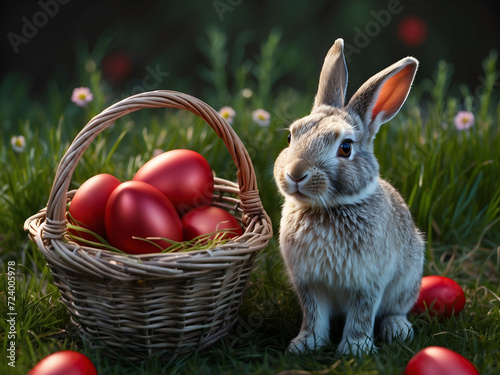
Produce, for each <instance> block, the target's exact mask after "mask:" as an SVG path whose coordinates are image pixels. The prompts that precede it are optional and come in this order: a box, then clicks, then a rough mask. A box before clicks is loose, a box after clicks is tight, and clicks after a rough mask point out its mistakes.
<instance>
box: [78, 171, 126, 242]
mask: <svg viewBox="0 0 500 375" xmlns="http://www.w3.org/2000/svg"><path fill="white" fill-rule="evenodd" d="M120 183H121V182H120V180H119V179H117V178H116V177H115V176H112V175H110V174H107V173H102V174H98V175H96V176H94V177H91V178H89V179H88V180H87V181H85V182H84V183H83V184H82V185H81V186H80V188H79V189H78V190H77V191H76V193H75V195H74V196H73V199H72V200H71V204H70V205H69V213H70V215H71V217H72V218H73V219H74V220H75V221H76V222H74V223H72V224H75V225H78V226H81V227H83V228H87V229H89V230H91V231H92V232H94V233H96V234H98V235H99V236H101V237H105V236H106V226H105V223H104V212H105V209H106V204H107V202H108V199H109V196H110V195H111V193H112V192H113V191H114V190H115V189H116V188H117V187H118V185H120ZM70 231H71V232H72V233H73V234H75V235H76V236H78V237H82V238H85V239H87V240H89V241H94V242H96V241H98V239H97V238H96V237H95V236H93V235H91V234H90V233H86V232H83V231H78V230H76V229H70Z"/></svg>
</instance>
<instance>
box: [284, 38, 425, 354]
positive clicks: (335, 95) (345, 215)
mask: <svg viewBox="0 0 500 375" xmlns="http://www.w3.org/2000/svg"><path fill="white" fill-rule="evenodd" d="M417 67H418V61H417V60H416V59H414V58H412V57H406V58H404V59H402V60H400V61H398V62H397V63H395V64H393V65H391V66H389V67H388V68H386V69H384V70H383V71H381V72H380V73H378V74H376V75H375V76H373V77H372V78H370V79H369V80H368V81H367V82H366V83H364V84H363V85H362V86H361V88H360V89H359V90H358V91H357V92H356V93H355V94H354V95H353V97H352V98H351V100H350V101H349V103H348V104H347V105H345V106H344V98H345V92H346V86H347V67H346V64H345V57H344V42H343V40H342V39H337V40H336V41H335V44H334V45H333V46H332V48H331V49H330V51H329V52H328V54H327V56H326V58H325V61H324V64H323V68H322V70H321V74H320V79H319V86H318V92H317V94H316V97H315V100H314V105H313V108H312V111H311V114H310V115H308V116H306V117H304V118H301V119H299V120H297V121H295V122H294V123H292V124H291V125H290V129H289V130H290V134H289V136H288V143H289V147H287V148H285V149H284V150H283V151H282V152H281V153H280V155H279V156H278V158H277V160H276V163H275V166H274V178H275V181H276V184H277V186H278V189H279V191H280V193H281V194H283V196H284V197H285V201H284V204H283V210H282V218H281V224H280V237H279V238H280V248H281V253H282V256H283V259H284V263H285V265H286V268H287V271H288V274H289V276H290V279H291V282H292V285H293V287H294V288H295V291H296V293H297V295H298V297H299V300H300V303H301V306H302V310H303V322H302V327H301V330H300V332H299V334H298V336H297V337H296V338H294V339H293V340H292V342H291V343H290V346H289V348H288V350H289V351H291V352H295V353H301V352H304V351H306V350H314V349H316V348H319V347H321V346H324V345H326V344H327V343H328V342H329V332H330V318H331V317H333V316H336V315H345V318H346V321H345V327H344V330H343V335H342V339H341V342H340V344H339V347H338V352H340V353H343V354H347V353H353V354H360V353H363V352H367V351H370V350H372V349H373V335H374V334H373V331H374V323H375V318H376V317H378V318H380V334H381V336H382V338H383V339H384V340H385V341H387V342H389V343H391V342H392V340H393V339H402V340H404V339H409V338H411V337H412V336H413V329H412V327H411V324H410V322H409V321H408V319H407V313H408V311H409V310H410V309H411V308H412V306H413V304H414V303H415V301H416V299H417V297H418V293H419V289H420V283H421V279H422V268H423V262H424V246H425V245H424V240H423V236H422V234H421V233H420V231H419V230H418V229H417V228H416V226H415V224H414V222H413V219H412V217H411V214H410V211H409V209H408V206H407V205H406V204H405V202H404V200H403V198H402V197H401V195H400V194H399V193H398V191H397V190H396V189H395V188H394V187H393V186H391V185H390V184H389V183H388V182H387V181H385V180H383V179H382V178H380V175H379V165H378V162H377V160H376V158H375V155H374V153H373V139H374V138H375V135H376V133H377V131H378V129H379V127H380V125H381V124H383V123H384V122H387V121H389V120H390V119H391V118H392V117H394V115H396V113H397V112H398V111H399V110H400V108H401V106H402V105H403V103H404V102H405V100H406V97H407V95H408V93H409V91H410V87H411V84H412V82H413V79H414V76H415V73H416V70H417Z"/></svg>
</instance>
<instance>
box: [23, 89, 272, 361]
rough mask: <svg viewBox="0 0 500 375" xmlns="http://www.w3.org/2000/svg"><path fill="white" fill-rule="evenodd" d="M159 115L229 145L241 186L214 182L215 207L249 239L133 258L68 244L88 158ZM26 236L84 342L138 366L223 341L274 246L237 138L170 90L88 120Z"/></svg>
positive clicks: (201, 106) (199, 105) (207, 110)
mask: <svg viewBox="0 0 500 375" xmlns="http://www.w3.org/2000/svg"><path fill="white" fill-rule="evenodd" d="M161 107H171V108H179V109H185V110H188V111H190V112H192V113H194V114H195V115H197V116H199V117H201V118H202V119H204V120H205V121H206V122H207V123H208V124H209V125H210V126H211V127H212V128H213V130H214V131H215V132H216V133H217V135H218V136H219V137H220V138H221V139H222V140H223V141H224V143H225V145H226V147H227V149H228V150H229V153H230V154H231V156H232V158H233V161H234V163H235V164H236V166H237V168H238V172H237V180H238V183H237V184H236V183H233V182H230V181H226V180H223V179H220V178H216V179H215V185H216V186H215V192H214V199H213V202H212V204H213V205H216V206H219V207H224V208H226V209H228V210H230V211H231V212H232V213H233V214H235V216H236V217H237V218H238V219H239V220H241V222H242V224H243V227H244V234H243V235H242V236H240V237H238V238H236V239H234V240H231V241H230V242H228V243H225V244H223V245H221V246H219V247H217V248H216V249H211V250H196V251H191V252H184V253H164V254H144V255H134V256H127V255H121V254H117V253H114V252H110V251H106V250H100V249H96V248H92V247H85V246H79V245H77V244H75V243H72V242H70V241H68V240H67V237H66V224H67V221H66V205H67V202H68V201H70V200H71V198H72V197H73V195H74V191H69V192H68V188H69V184H70V180H71V177H72V174H73V171H74V170H75V167H76V165H77V163H78V161H79V160H80V158H81V156H82V154H83V153H84V151H85V150H86V149H87V147H88V146H89V145H90V144H91V143H92V141H93V140H94V138H95V137H96V136H97V135H98V134H99V133H100V132H101V131H103V130H104V129H105V128H107V127H108V126H109V125H110V124H112V123H113V122H114V121H115V120H116V119H118V118H120V117H122V116H124V115H126V114H128V113H130V112H134V111H137V110H139V109H143V108H161ZM25 229H26V230H27V231H29V235H30V238H31V239H32V241H34V242H35V243H36V244H37V246H38V248H39V249H40V250H41V252H42V253H43V255H44V257H45V259H46V260H47V262H48V265H49V267H50V269H51V272H52V275H53V277H54V282H55V284H56V285H57V287H58V288H59V291H60V293H61V299H62V301H63V303H64V304H65V305H66V307H67V309H68V310H69V312H70V314H71V318H72V321H73V322H74V323H75V324H76V325H77V326H78V327H79V331H80V334H81V335H82V336H83V338H84V339H86V341H87V342H88V343H89V344H90V345H92V346H94V347H98V348H100V349H101V350H102V351H103V354H105V355H107V356H111V357H114V356H116V357H117V356H124V355H125V356H127V358H129V359H131V360H135V359H144V358H148V357H152V356H157V357H163V358H166V357H171V356H172V355H174V354H183V353H188V352H191V351H194V350H199V349H201V348H204V347H207V346H208V345H211V344H212V343H214V342H215V341H217V340H218V339H220V338H222V337H223V336H224V335H226V334H227V333H228V331H229V330H230V329H231V327H232V326H233V325H234V323H235V322H236V320H237V314H238V308H239V305H240V303H241V297H242V294H243V292H244V290H245V288H246V285H247V282H248V279H249V274H250V272H251V268H252V265H253V261H254V258H255V255H256V254H257V252H258V251H259V250H261V249H263V248H264V247H266V246H267V244H268V242H269V239H270V238H271V237H272V227H271V222H270V220H269V217H268V216H267V214H266V212H265V211H264V209H263V207H262V204H261V200H260V197H259V192H258V190H257V182H256V178H255V173H254V169H253V166H252V163H251V160H250V157H249V156H248V153H247V151H246V149H245V147H244V146H243V144H242V143H241V141H240V139H239V138H238V136H237V135H236V133H235V132H234V130H233V129H232V128H231V127H230V126H229V125H228V123H227V122H226V121H225V119H224V118H222V117H221V116H220V115H219V114H218V113H217V112H216V111H215V110H214V109H213V108H211V107H210V106H208V105H207V104H206V103H204V102H202V101H200V100H199V99H196V98H194V97H192V96H189V95H186V94H182V93H178V92H173V91H152V92H145V93H141V94H138V95H134V96H131V97H128V98H126V99H124V100H122V101H120V102H118V103H116V104H114V105H112V106H110V107H109V108H107V109H106V110H104V111H103V112H101V113H100V114H99V115H97V116H95V117H94V118H93V119H91V120H90V122H89V123H88V124H87V125H86V126H85V127H84V128H83V129H82V130H81V132H80V133H79V134H78V135H77V136H76V138H75V140H74V141H73V143H72V144H71V146H70V147H69V149H68V151H67V152H66V154H65V155H64V156H63V158H62V160H61V162H60V164H59V167H58V169H57V172H56V176H55V179H54V184H53V186H52V190H51V192H50V196H49V200H48V203H47V207H46V208H44V209H43V210H41V211H40V212H39V213H37V214H36V215H34V216H32V217H30V218H28V219H27V220H26V223H25Z"/></svg>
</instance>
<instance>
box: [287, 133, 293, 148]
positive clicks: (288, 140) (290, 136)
mask: <svg viewBox="0 0 500 375" xmlns="http://www.w3.org/2000/svg"><path fill="white" fill-rule="evenodd" d="M286 140H287V142H288V145H290V142H291V141H292V133H290V134H288V138H287V139H286Z"/></svg>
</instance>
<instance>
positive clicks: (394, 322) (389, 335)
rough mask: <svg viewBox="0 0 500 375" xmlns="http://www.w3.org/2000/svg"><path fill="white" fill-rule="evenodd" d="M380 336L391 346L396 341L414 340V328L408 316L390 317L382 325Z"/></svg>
mask: <svg viewBox="0 0 500 375" xmlns="http://www.w3.org/2000/svg"><path fill="white" fill-rule="evenodd" d="M380 335H381V336H382V339H383V340H384V341H385V342H387V343H388V344H391V343H392V341H393V340H394V339H396V340H401V341H404V340H407V339H411V338H413V328H412V327H411V324H410V322H409V321H408V319H407V318H406V316H404V315H389V316H386V317H385V318H384V319H383V320H382V322H381V324H380Z"/></svg>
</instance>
